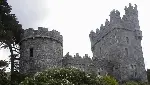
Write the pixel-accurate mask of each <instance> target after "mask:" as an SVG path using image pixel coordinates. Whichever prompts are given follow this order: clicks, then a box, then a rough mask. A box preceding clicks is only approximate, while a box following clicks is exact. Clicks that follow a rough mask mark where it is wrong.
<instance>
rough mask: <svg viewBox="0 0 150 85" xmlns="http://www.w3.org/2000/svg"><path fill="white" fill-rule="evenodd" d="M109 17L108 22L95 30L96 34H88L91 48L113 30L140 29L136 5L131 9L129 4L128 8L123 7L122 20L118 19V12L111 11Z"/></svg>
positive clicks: (92, 32)
mask: <svg viewBox="0 0 150 85" xmlns="http://www.w3.org/2000/svg"><path fill="white" fill-rule="evenodd" d="M109 16H110V21H109V20H108V19H106V21H105V25H103V24H101V26H100V29H99V28H97V29H96V32H94V31H93V30H92V31H91V32H90V34H89V37H90V41H91V48H93V47H94V45H95V44H96V43H97V42H99V41H100V40H101V39H102V38H104V37H105V35H107V34H108V33H109V32H111V31H112V30H113V29H115V28H119V29H127V30H130V31H135V30H139V29H140V26H139V21H138V11H137V5H135V7H133V6H132V5H131V3H129V7H125V15H123V17H122V18H121V17H120V12H119V11H118V10H112V11H111V12H110V15H109Z"/></svg>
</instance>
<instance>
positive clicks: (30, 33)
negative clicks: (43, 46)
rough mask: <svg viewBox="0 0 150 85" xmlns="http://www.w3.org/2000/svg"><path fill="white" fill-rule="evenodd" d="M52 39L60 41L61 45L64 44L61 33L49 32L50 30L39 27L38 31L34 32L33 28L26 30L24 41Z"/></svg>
mask: <svg viewBox="0 0 150 85" xmlns="http://www.w3.org/2000/svg"><path fill="white" fill-rule="evenodd" d="M40 37H41V38H50V39H53V40H56V41H58V42H59V43H63V37H62V35H60V32H58V31H56V30H52V31H48V28H43V27H38V30H34V29H33V28H29V29H26V30H25V32H24V34H23V36H22V40H21V41H23V40H27V39H30V38H40Z"/></svg>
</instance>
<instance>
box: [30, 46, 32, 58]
mask: <svg viewBox="0 0 150 85" xmlns="http://www.w3.org/2000/svg"><path fill="white" fill-rule="evenodd" d="M30 57H33V48H30Z"/></svg>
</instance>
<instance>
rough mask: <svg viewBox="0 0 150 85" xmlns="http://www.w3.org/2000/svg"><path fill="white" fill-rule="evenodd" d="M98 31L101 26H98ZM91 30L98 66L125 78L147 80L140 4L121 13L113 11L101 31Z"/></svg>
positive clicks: (122, 79) (121, 79) (124, 79)
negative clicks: (140, 23)
mask: <svg viewBox="0 0 150 85" xmlns="http://www.w3.org/2000/svg"><path fill="white" fill-rule="evenodd" d="M97 31H98V30H97ZM97 31H96V33H95V32H93V31H91V33H90V35H89V37H90V40H91V50H92V52H93V57H94V59H95V60H94V63H97V64H95V65H97V66H96V67H97V69H98V70H99V69H100V70H101V71H106V72H107V74H109V75H112V76H114V77H115V78H116V79H118V80H119V81H120V82H121V81H128V80H140V81H147V76H146V70H145V64H144V58H143V52H142V46H141V40H142V32H141V30H140V26H139V21H138V11H137V6H136V5H135V7H133V6H131V4H129V7H125V15H124V16H123V18H121V17H120V13H119V11H117V10H113V11H112V12H111V13H110V21H108V20H106V23H105V26H103V25H101V27H100V31H99V32H97Z"/></svg>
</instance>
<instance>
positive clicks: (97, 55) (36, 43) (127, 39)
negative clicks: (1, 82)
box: [20, 4, 147, 81]
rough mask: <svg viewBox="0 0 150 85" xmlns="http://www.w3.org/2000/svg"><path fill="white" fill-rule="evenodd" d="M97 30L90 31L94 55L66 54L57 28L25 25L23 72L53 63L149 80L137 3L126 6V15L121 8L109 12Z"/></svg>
mask: <svg viewBox="0 0 150 85" xmlns="http://www.w3.org/2000/svg"><path fill="white" fill-rule="evenodd" d="M109 16H110V21H109V20H108V19H106V22H105V25H101V27H100V29H98V28H97V29H96V32H94V31H91V32H90V34H89V37H90V40H91V51H92V52H93V57H92V58H90V57H89V56H88V55H87V54H85V56H83V57H81V56H80V55H79V54H78V53H77V54H76V55H74V57H72V56H71V55H69V53H67V54H66V55H65V56H64V57H63V37H62V35H60V33H59V32H58V31H56V30H52V31H48V28H42V27H39V28H38V30H33V29H32V28H29V29H26V30H25V32H24V34H23V35H22V36H21V37H22V40H21V42H20V48H21V54H20V72H22V73H35V72H38V71H42V70H45V69H47V68H53V67H76V68H79V69H81V70H83V71H86V72H95V73H97V74H99V75H107V74H109V75H112V76H114V77H115V78H116V79H117V80H119V81H127V80H132V79H134V80H140V81H147V77H146V70H145V64H144V58H143V52H142V46H141V40H142V31H141V30H140V26H139V20H138V10H137V6H136V5H135V6H134V7H133V6H132V5H131V4H129V7H125V15H123V17H120V12H119V11H118V10H113V11H112V12H111V13H110V15H109Z"/></svg>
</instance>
